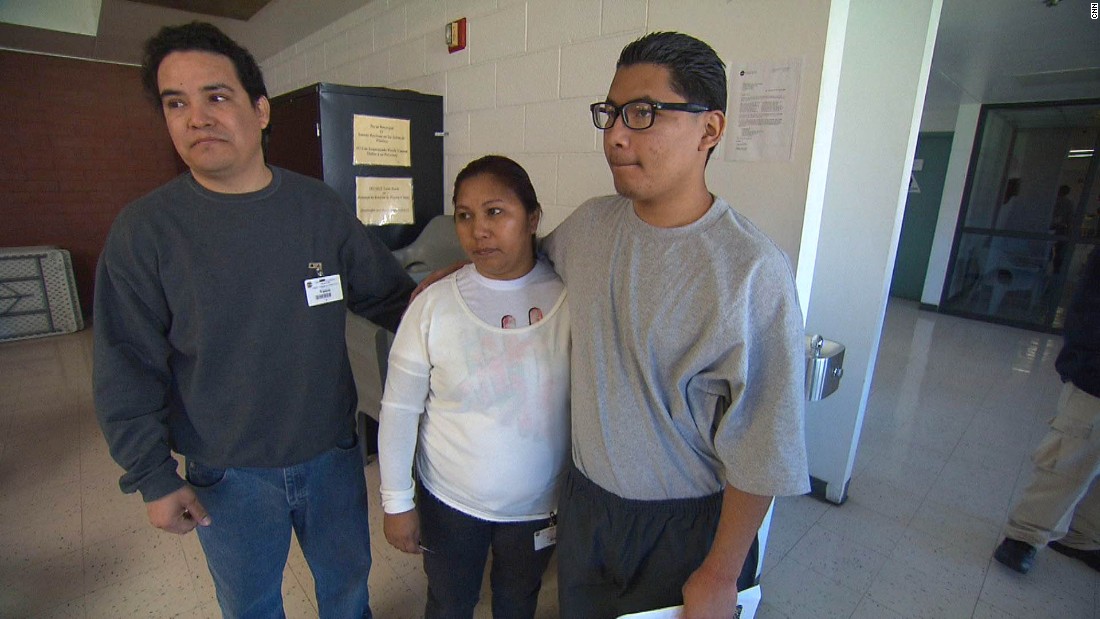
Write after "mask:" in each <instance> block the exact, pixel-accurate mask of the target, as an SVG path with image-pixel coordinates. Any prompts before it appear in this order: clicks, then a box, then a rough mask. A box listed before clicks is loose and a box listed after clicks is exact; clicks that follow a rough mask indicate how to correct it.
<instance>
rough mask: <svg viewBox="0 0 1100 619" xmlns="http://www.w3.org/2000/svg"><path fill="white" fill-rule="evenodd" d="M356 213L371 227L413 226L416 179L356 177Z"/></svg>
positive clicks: (360, 219)
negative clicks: (414, 184)
mask: <svg viewBox="0 0 1100 619" xmlns="http://www.w3.org/2000/svg"><path fill="white" fill-rule="evenodd" d="M355 214H356V216H357V217H359V221H361V222H363V223H364V224H366V225H368V226H387V225H392V224H411V223H413V181H412V179H411V178H377V177H373V176H357V177H355Z"/></svg>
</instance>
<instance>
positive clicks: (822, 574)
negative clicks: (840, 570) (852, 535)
mask: <svg viewBox="0 0 1100 619" xmlns="http://www.w3.org/2000/svg"><path fill="white" fill-rule="evenodd" d="M790 560H791V561H793V562H794V563H796V564H799V566H801V567H802V568H804V570H806V571H810V572H813V573H814V574H816V575H817V576H818V577H821V578H824V579H825V581H827V582H829V583H831V584H833V585H836V586H838V587H840V588H843V589H845V590H848V592H851V593H854V594H856V595H858V596H860V597H862V596H865V595H867V592H866V590H859V589H857V588H855V587H851V586H849V585H848V584H847V583H846V582H845V581H838V579H836V578H834V577H833V576H832V575H829V574H827V573H825V572H822V571H820V570H817V568H816V567H814V566H813V565H810V564H807V563H804V562H802V561H799V557H796V556H791V557H790ZM882 565H886V563H883V564H882ZM882 565H880V566H879V568H878V570H876V571H875V575H873V576H871V577H870V578H868V586H867V587H868V589H870V584H871V583H875V578H877V577H878V575H879V572H880V571H881V570H882Z"/></svg>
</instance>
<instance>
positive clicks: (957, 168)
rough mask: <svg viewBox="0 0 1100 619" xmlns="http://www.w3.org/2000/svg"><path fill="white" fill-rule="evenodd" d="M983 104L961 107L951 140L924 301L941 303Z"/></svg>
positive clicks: (970, 104) (922, 294) (925, 277)
mask: <svg viewBox="0 0 1100 619" xmlns="http://www.w3.org/2000/svg"><path fill="white" fill-rule="evenodd" d="M981 110H982V106H981V104H980V103H964V104H963V105H961V106H959V113H958V115H957V118H956V120H955V127H954V131H955V136H954V137H953V138H952V139H951V154H950V155H949V157H948V160H947V175H946V177H945V178H944V182H943V197H941V198H940V213H939V216H938V217H937V218H936V233H935V236H934V237H933V239H932V249H931V251H930V253H929V256H928V271H927V272H926V274H925V276H924V290H923V291H922V292H921V299H920V300H921V303H925V304H927V305H935V306H938V305H939V304H940V294H941V293H942V292H943V284H944V281H946V278H947V267H948V262H950V260H951V244H952V243H954V241H955V225H956V224H957V223H958V221H959V212H960V211H961V209H962V197H963V190H964V189H965V188H966V172H967V169H968V168H969V166H970V156H971V153H972V152H973V150H974V137H975V136H976V135H977V132H978V115H979V114H980V113H981Z"/></svg>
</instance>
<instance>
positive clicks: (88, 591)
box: [84, 566, 195, 599]
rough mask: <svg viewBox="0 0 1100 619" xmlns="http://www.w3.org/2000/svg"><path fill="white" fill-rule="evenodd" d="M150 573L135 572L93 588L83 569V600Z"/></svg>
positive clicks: (193, 586)
mask: <svg viewBox="0 0 1100 619" xmlns="http://www.w3.org/2000/svg"><path fill="white" fill-rule="evenodd" d="M185 567H186V566H185ZM150 571H151V570H145V571H140V572H135V573H133V574H130V575H128V576H126V577H124V578H116V579H113V580H107V581H106V582H103V583H100V584H99V585H98V586H93V585H92V584H91V583H89V582H88V575H87V572H88V569H87V567H85V568H84V573H85V576H84V579H85V583H84V597H85V599H87V598H88V596H92V595H95V594H97V593H100V592H102V591H103V590H104V589H107V588H109V587H118V586H121V585H124V584H125V583H128V582H130V581H133V580H137V579H138V578H143V577H146V576H148V575H149V573H150ZM185 571H186V570H185ZM186 572H187V580H188V586H189V587H191V590H192V592H194V590H195V585H194V583H193V582H191V580H192V579H191V578H190V575H191V573H190V571H186Z"/></svg>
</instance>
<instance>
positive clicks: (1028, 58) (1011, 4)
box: [925, 0, 1100, 112]
mask: <svg viewBox="0 0 1100 619" xmlns="http://www.w3.org/2000/svg"><path fill="white" fill-rule="evenodd" d="M1049 4H1051V3H1050V2H1049V0H944V2H943V12H942V13H941V15H940V27H939V31H938V32H937V34H936V48H935V51H934V52H933V54H932V70H931V73H930V74H929V78H928V94H927V97H926V98H925V111H926V112H927V111H928V110H930V109H932V110H935V109H945V108H946V109H949V108H957V107H958V105H959V104H960V103H1014V102H1033V101H1061V100H1071V99H1100V20H1095V19H1092V18H1091V17H1090V16H1089V2H1086V1H1085V0H1063V1H1061V2H1053V4H1054V6H1049Z"/></svg>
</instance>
